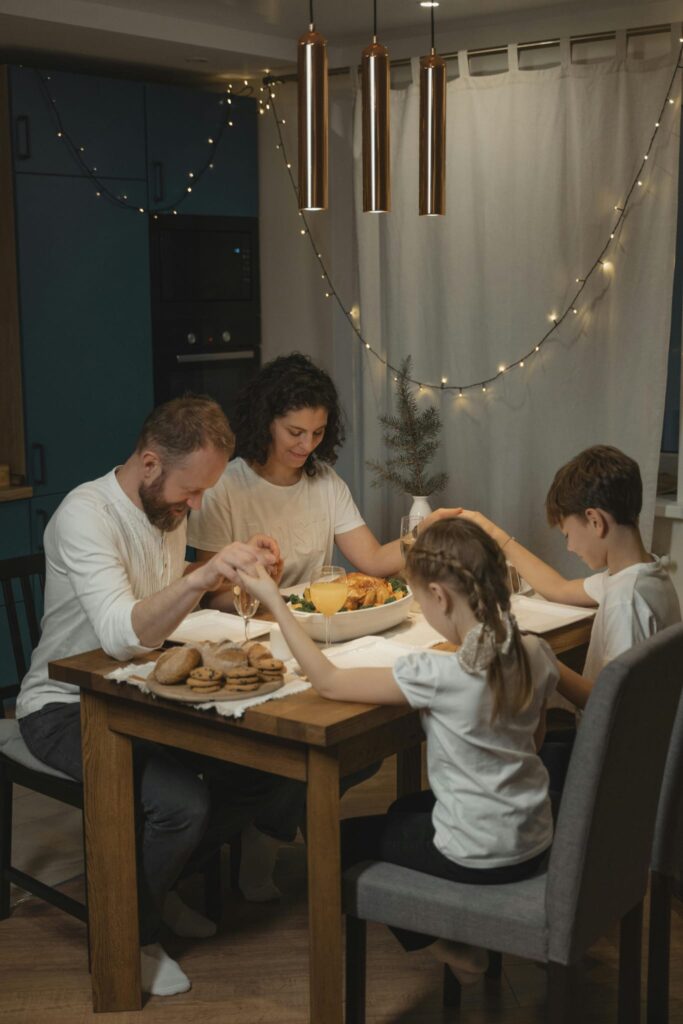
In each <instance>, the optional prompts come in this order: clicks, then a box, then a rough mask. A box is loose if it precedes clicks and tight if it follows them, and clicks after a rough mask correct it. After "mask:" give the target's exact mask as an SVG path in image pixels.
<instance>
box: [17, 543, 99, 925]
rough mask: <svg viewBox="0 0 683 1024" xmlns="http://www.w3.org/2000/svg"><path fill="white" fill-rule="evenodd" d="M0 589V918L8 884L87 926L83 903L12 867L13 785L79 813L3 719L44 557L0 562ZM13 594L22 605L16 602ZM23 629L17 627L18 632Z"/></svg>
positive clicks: (69, 785) (23, 663) (66, 782)
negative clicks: (5, 658)
mask: <svg viewBox="0 0 683 1024" xmlns="http://www.w3.org/2000/svg"><path fill="white" fill-rule="evenodd" d="M0 584H1V585H2V593H3V599H4V604H5V614H6V616H7V624H8V626H9V635H10V641H11V644H12V652H13V654H14V663H15V667H16V677H15V679H13V680H12V681H11V682H6V681H5V680H0V713H1V715H2V717H1V718H0V919H2V918H5V917H9V913H10V883H13V884H14V885H18V886H19V887H20V888H21V889H24V890H25V891H26V892H30V893H31V894H32V895H34V896H39V897H40V898H41V899H43V900H47V902H48V903H52V904H53V906H55V907H59V909H60V910H64V911H66V913H67V914H71V915H72V916H73V917H76V918H78V920H79V921H83V922H84V923H85V924H86V925H87V923H88V911H87V908H86V906H85V904H84V903H81V902H79V901H78V900H75V899H72V898H71V897H70V896H66V895H65V894H64V893H63V892H60V890H59V889H56V888H55V887H54V886H50V885H46V884H45V882H41V881H40V880H39V879H38V878H34V877H33V876H32V875H29V874H27V873H26V872H25V871H21V870H19V868H16V867H14V865H13V864H12V797H13V789H14V786H24V787H26V788H27V789H31V790H34V791H35V792H37V793H42V794H43V795H44V796H49V797H51V798H52V799H54V800H59V801H61V803H64V804H69V805H70V806H71V807H78V808H80V809H81V810H82V809H83V787H82V786H81V784H80V782H77V781H76V780H75V779H72V778H70V777H69V776H68V775H65V774H64V773H63V772H59V771H56V770H55V769H54V768H50V767H49V766H48V765H46V764H43V762H42V761H39V760H38V759H37V758H35V757H34V756H33V754H32V753H31V752H30V750H29V749H28V747H27V746H26V744H25V743H24V741H23V739H22V738H21V733H20V732H19V725H18V723H17V722H16V721H15V720H14V719H13V718H5V712H4V701H6V700H8V699H9V698H11V697H15V696H16V695H17V693H18V692H19V684H20V683H21V680H22V679H23V677H24V676H25V674H26V669H27V667H28V661H29V657H28V652H30V651H31V650H33V648H34V647H35V646H36V644H37V643H38V639H39V637H40V625H39V614H38V602H37V597H38V595H39V594H40V595H42V592H43V590H44V587H45V556H44V555H43V554H42V553H41V554H38V555H26V556H24V557H22V558H9V559H5V560H4V561H0ZM18 594H20V595H21V598H22V600H17V597H18ZM24 626H25V628H22V627H24Z"/></svg>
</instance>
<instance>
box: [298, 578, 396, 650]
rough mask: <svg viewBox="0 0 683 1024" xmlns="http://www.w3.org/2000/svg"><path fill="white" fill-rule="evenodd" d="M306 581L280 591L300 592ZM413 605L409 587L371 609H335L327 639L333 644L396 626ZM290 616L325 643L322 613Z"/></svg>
mask: <svg viewBox="0 0 683 1024" xmlns="http://www.w3.org/2000/svg"><path fill="white" fill-rule="evenodd" d="M307 586H308V584H307V583H300V584H299V585H298V586H297V587H286V588H284V589H283V590H282V593H283V594H303V592H304V590H305V588H306V587H307ZM412 606H413V595H412V591H411V590H410V587H408V593H407V595H406V596H405V597H402V598H401V599H400V601H392V602H391V604H380V605H377V606H376V607H374V608H358V609H357V610H356V611H355V612H337V613H336V615H333V616H332V621H331V622H330V640H331V642H332V643H333V644H339V643H343V642H345V641H346V640H355V639H357V637H359V636H372V635H374V634H375V633H383V632H384V630H385V629H391V628H392V626H398V624H399V622H403V620H404V619H405V618H406V616H407V615H408V614H409V613H410V609H411V608H412ZM292 615H294V617H295V618H296V619H298V620H299V622H300V623H301V625H302V626H303V627H304V629H305V630H306V632H307V633H308V635H309V636H310V637H311V638H312V639H313V640H318V641H320V643H324V642H325V616H324V615H321V614H320V612H295V611H292Z"/></svg>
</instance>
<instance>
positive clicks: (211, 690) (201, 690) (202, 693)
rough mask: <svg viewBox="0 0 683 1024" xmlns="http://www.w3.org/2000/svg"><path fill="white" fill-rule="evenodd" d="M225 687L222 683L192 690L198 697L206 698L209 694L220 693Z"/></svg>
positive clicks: (196, 687)
mask: <svg viewBox="0 0 683 1024" xmlns="http://www.w3.org/2000/svg"><path fill="white" fill-rule="evenodd" d="M222 689H223V687H222V686H221V684H220V683H212V684H211V686H193V687H192V690H193V692H194V693H196V694H197V696H198V697H204V696H205V695H206V694H207V693H218V691H219V690H222Z"/></svg>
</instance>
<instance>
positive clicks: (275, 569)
mask: <svg viewBox="0 0 683 1024" xmlns="http://www.w3.org/2000/svg"><path fill="white" fill-rule="evenodd" d="M247 543H248V544H251V545H252V547H256V548H259V549H262V550H263V551H270V553H271V554H272V555H274V556H275V561H274V562H273V563H272V565H268V564H267V563H266V569H267V570H268V573H269V575H270V576H272V577H273V579H274V580H275V582H276V583H279V582H280V580H281V579H282V573H283V572H284V571H285V563H284V559H283V558H282V556H281V554H280V546H279V544H278V542H277V541H276V540H275V539H274V538H273V537H268V536H267V534H265V533H255V534H254V536H253V537H250V538H249V540H248V541H247Z"/></svg>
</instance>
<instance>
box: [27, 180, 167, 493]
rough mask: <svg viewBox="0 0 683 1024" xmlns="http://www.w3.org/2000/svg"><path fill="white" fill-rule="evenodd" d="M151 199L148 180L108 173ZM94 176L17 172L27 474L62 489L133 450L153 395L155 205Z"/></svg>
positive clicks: (36, 485)
mask: <svg viewBox="0 0 683 1024" xmlns="http://www.w3.org/2000/svg"><path fill="white" fill-rule="evenodd" d="M107 184H108V186H109V187H110V188H111V189H113V190H115V191H116V192H117V193H120V194H122V195H123V194H125V195H127V196H128V197H129V199H130V200H132V201H133V202H135V203H136V204H137V203H139V204H140V205H141V206H142V205H143V204H144V198H145V197H144V189H145V186H144V184H142V183H140V182H134V181H113V180H108V182H107ZM95 192H96V189H95V187H94V186H93V183H92V182H91V181H90V180H89V179H87V178H75V177H74V178H71V177H57V176H48V175H33V174H26V175H24V174H19V175H16V178H15V203H16V217H17V249H18V266H19V283H20V284H19V297H20V316H21V334H22V360H23V379H24V411H25V432H26V438H27V454H28V461H29V481H28V482H29V483H30V484H31V485H32V486H33V489H34V496H36V497H42V496H43V495H46V494H63V493H65V492H66V491H69V490H71V489H72V488H73V487H75V486H76V485H77V484H79V483H82V482H83V481H84V480H91V479H93V478H95V477H98V476H101V475H102V474H104V473H106V472H107V471H108V470H109V469H111V467H112V466H113V465H115V464H117V463H120V462H122V461H124V460H125V458H126V457H127V456H128V454H129V452H130V451H131V449H132V446H133V444H134V441H135V439H136V437H137V434H138V431H139V429H140V426H141V424H142V421H143V419H144V417H145V416H146V415H147V413H148V412H149V410H150V409H151V407H152V404H153V390H152V353H151V325H150V299H149V241H148V223H147V214H140V213H139V212H137V210H129V209H122V208H121V207H119V206H117V205H115V204H114V203H111V202H109V201H108V200H107V199H106V198H104V196H102V197H100V198H97V196H96V194H95Z"/></svg>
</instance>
